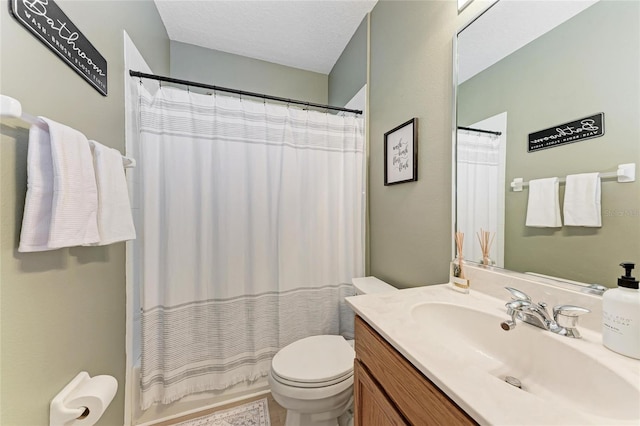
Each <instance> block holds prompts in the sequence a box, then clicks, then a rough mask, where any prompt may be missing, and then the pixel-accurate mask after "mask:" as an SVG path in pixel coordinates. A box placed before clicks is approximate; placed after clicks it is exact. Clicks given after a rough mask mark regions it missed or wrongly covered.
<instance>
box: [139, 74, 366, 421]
mask: <svg viewBox="0 0 640 426" xmlns="http://www.w3.org/2000/svg"><path fill="white" fill-rule="evenodd" d="M139 102H140V141H139V142H140V146H139V149H140V152H139V169H140V170H139V172H140V193H141V195H140V198H141V203H140V211H141V218H142V220H141V224H139V227H138V228H139V229H141V230H142V232H141V234H142V236H141V238H140V239H139V240H138V241H139V244H141V245H140V247H139V249H140V253H141V258H142V260H141V265H139V276H140V277H141V278H140V279H141V281H142V284H141V285H142V296H141V299H142V300H141V305H142V306H141V312H142V313H141V315H142V362H141V375H142V377H141V392H142V397H141V405H142V408H143V409H146V408H148V407H149V406H151V405H152V404H153V403H156V402H159V403H164V404H166V403H169V402H172V401H174V400H176V399H179V398H181V397H183V396H185V395H188V394H190V393H194V392H200V391H205V390H220V389H225V388H227V387H229V386H232V385H234V384H236V383H240V382H251V381H254V380H256V379H258V378H260V377H263V376H266V374H267V372H268V371H269V368H270V362H271V359H272V357H273V355H275V353H276V352H277V351H278V350H279V349H280V348H282V347H283V346H285V345H287V344H289V343H291V342H293V341H295V340H297V339H300V338H302V337H306V336H311V335H316V334H342V335H344V336H345V337H351V336H352V334H353V313H352V312H351V311H350V309H349V308H348V307H347V306H346V304H345V302H344V297H345V296H349V295H352V294H353V289H352V286H351V284H350V283H351V279H352V278H353V277H358V276H362V275H363V273H364V260H363V217H364V212H363V208H364V203H363V201H364V200H363V197H364V195H363V194H364V192H363V191H364V182H363V161H364V156H363V148H364V137H363V120H362V118H355V117H339V116H335V115H330V114H325V113H320V112H314V111H304V110H299V109H293V108H288V107H285V106H281V105H271V104H265V103H263V102H253V101H248V100H246V99H245V100H242V99H237V98H231V97H226V96H219V95H218V96H206V95H200V94H195V93H189V92H187V91H182V90H177V89H173V88H166V87H165V88H161V89H159V90H158V91H157V93H156V94H155V95H153V96H152V95H150V94H149V93H148V92H147V91H146V90H145V89H144V87H142V86H140V96H139Z"/></svg>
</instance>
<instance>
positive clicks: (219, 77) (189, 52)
mask: <svg viewBox="0 0 640 426" xmlns="http://www.w3.org/2000/svg"><path fill="white" fill-rule="evenodd" d="M171 76H172V77H174V78H179V79H184V80H190V81H198V82H203V83H207V84H213V85H216V86H222V87H229V88H232V89H240V90H246V91H249V92H257V93H265V94H268V95H274V96H280V97H283V98H290V99H296V100H303V101H309V102H315V103H321V104H326V103H327V92H328V88H327V86H328V77H327V75H326V74H319V73H316V72H311V71H305V70H301V69H298V68H292V67H287V66H284V65H278V64H274V63H271V62H266V61H261V60H258V59H252V58H247V57H245V56H239V55H234V54H231V53H226V52H220V51H217V50H211V49H206V48H204V47H199V46H194V45H192V44H186V43H180V42H176V41H172V42H171Z"/></svg>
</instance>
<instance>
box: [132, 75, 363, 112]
mask: <svg viewBox="0 0 640 426" xmlns="http://www.w3.org/2000/svg"><path fill="white" fill-rule="evenodd" d="M129 75H130V76H131V77H139V78H148V79H150V80H158V81H166V82H167V83H174V84H181V85H183V86H191V87H201V88H203V89H210V90H215V91H219V92H228V93H234V94H236V95H243V96H252V97H254V98H262V99H269V100H272V101H279V102H286V103H288V104H297V105H304V106H306V107H313V108H319V109H331V110H334V111H344V112H351V113H353V114H362V111H361V110H359V109H349V108H341V107H335V106H331V105H322V104H315V103H313V102H305V101H297V100H295V99H287V98H281V97H278V96H271V95H265V94H262V93H255V92H247V91H245V90H237V89H229V88H228V87H220V86H213V85H211V84H204V83H198V82H195V81H187V80H179V79H177V78H171V77H164V76H161V75H155V74H146V73H143V72H139V71H133V70H129Z"/></svg>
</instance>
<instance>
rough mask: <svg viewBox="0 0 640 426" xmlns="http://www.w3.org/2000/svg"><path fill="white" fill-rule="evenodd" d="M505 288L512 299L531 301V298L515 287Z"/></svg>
mask: <svg viewBox="0 0 640 426" xmlns="http://www.w3.org/2000/svg"><path fill="white" fill-rule="evenodd" d="M505 289H506V290H508V291H509V293H511V299H512V300H526V301H527V302H531V298H530V297H529V296H528V295H527V294H525V293H523V292H522V291H520V290H518V289H517V288H513V287H505Z"/></svg>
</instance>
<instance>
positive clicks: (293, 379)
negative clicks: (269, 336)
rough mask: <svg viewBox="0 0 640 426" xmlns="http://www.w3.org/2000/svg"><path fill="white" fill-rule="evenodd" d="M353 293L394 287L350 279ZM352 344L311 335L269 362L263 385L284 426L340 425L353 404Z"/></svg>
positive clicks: (344, 423)
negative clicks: (277, 406) (282, 416)
mask: <svg viewBox="0 0 640 426" xmlns="http://www.w3.org/2000/svg"><path fill="white" fill-rule="evenodd" d="M353 285H354V287H355V288H356V294H369V293H379V292H383V291H392V290H395V287H393V286H391V285H389V284H387V283H385V282H383V281H381V280H379V279H377V278H375V277H366V278H354V279H353ZM354 358H355V351H354V350H353V342H350V341H347V340H345V339H344V338H343V337H342V336H326V335H321V336H311V337H306V338H304V339H300V340H298V341H296V342H293V343H291V344H290V345H287V346H285V347H284V348H282V349H280V351H278V353H277V354H276V355H275V356H274V357H273V360H272V362H271V371H270V372H269V386H270V388H271V394H272V395H273V398H274V399H275V400H276V401H277V402H278V404H280V405H281V406H282V407H284V408H286V410H287V420H286V423H285V426H337V425H340V426H346V425H347V424H348V422H349V418H348V417H349V415H348V410H349V409H350V407H351V405H352V404H353V360H354Z"/></svg>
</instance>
